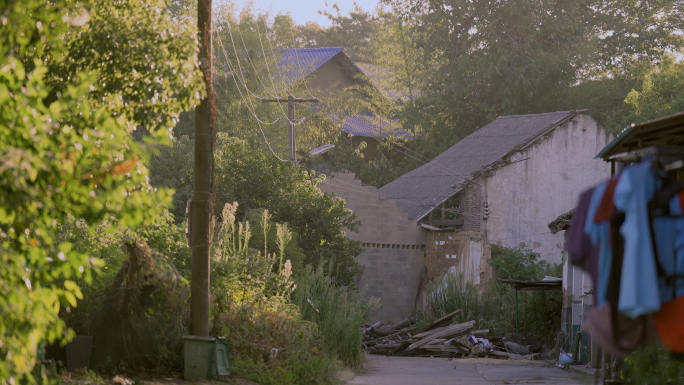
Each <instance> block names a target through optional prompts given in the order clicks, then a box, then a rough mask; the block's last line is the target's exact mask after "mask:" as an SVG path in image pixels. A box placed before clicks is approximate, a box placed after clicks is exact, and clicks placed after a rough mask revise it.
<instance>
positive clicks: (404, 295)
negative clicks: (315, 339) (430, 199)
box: [320, 173, 426, 321]
mask: <svg viewBox="0 0 684 385" xmlns="http://www.w3.org/2000/svg"><path fill="white" fill-rule="evenodd" d="M320 187H321V189H322V190H324V191H328V192H332V193H334V194H335V196H337V197H339V198H341V199H344V200H345V202H346V206H347V207H348V208H350V209H352V210H354V211H355V212H356V214H357V215H358V216H359V220H360V221H361V225H360V226H359V232H358V233H353V232H349V231H347V232H346V233H347V236H348V237H349V238H352V239H355V240H359V241H361V242H362V246H363V248H364V251H363V253H362V254H361V255H359V256H358V257H357V261H358V262H359V264H361V265H362V266H363V268H364V270H363V273H362V275H361V279H360V281H359V287H360V288H361V290H363V291H364V293H365V294H364V295H365V296H366V298H371V297H375V298H378V299H379V300H380V303H379V307H378V308H377V309H376V310H375V311H374V312H373V314H372V319H373V320H374V321H399V320H402V319H404V318H406V317H407V316H409V315H410V314H411V313H412V312H413V310H414V306H415V299H416V295H417V294H418V286H419V282H420V275H421V272H422V268H423V266H424V264H425V251H424V250H425V236H426V235H425V233H426V232H425V230H424V229H423V228H421V227H419V226H418V225H417V224H416V221H413V220H409V219H408V216H407V215H406V214H404V213H403V212H402V211H401V210H400V209H399V208H398V207H397V205H396V204H395V202H394V201H393V200H390V199H386V198H384V197H382V196H381V195H380V194H378V193H377V189H376V188H375V187H371V186H362V184H361V181H360V180H358V179H356V177H355V175H354V174H353V173H333V175H332V177H329V178H328V179H327V180H326V181H325V182H324V183H323V184H321V185H320Z"/></svg>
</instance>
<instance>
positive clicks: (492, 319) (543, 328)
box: [420, 245, 562, 343]
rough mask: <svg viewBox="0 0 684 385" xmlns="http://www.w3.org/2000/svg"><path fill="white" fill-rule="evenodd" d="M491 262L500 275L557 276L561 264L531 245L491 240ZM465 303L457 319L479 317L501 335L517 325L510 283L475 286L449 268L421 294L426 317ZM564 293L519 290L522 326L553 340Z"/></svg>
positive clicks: (524, 330)
mask: <svg viewBox="0 0 684 385" xmlns="http://www.w3.org/2000/svg"><path fill="white" fill-rule="evenodd" d="M492 246H493V248H492V255H493V257H492V262H490V263H491V264H492V265H493V266H495V268H496V269H497V273H498V274H499V276H500V277H501V278H510V279H529V280H534V279H540V278H542V277H543V276H544V275H551V276H559V275H560V274H561V271H562V270H561V269H562V267H561V266H560V265H551V264H549V263H547V262H544V261H541V262H538V261H537V259H538V257H539V256H538V254H535V253H530V252H529V251H527V250H520V249H508V248H502V247H500V246H497V247H496V248H495V247H494V246H496V245H492ZM458 309H461V313H459V314H458V315H457V316H456V317H455V319H454V322H457V323H460V322H466V321H469V320H475V321H476V325H477V328H479V329H490V334H496V335H503V334H505V333H513V332H515V331H516V325H515V290H514V289H513V288H512V287H511V286H510V285H505V284H502V283H501V282H498V281H490V282H486V283H484V284H482V286H481V287H476V286H475V285H474V284H472V283H471V282H469V281H467V280H466V279H465V278H464V277H463V274H458V275H454V274H449V273H448V274H445V275H444V276H443V277H442V278H441V279H439V280H437V281H436V282H434V284H433V285H432V286H431V287H430V288H429V289H428V291H427V293H426V294H425V296H424V297H423V306H422V309H421V314H420V318H421V319H422V322H423V323H427V322H429V321H430V320H433V319H436V318H439V317H441V316H443V315H446V314H449V313H451V312H453V311H455V310H458ZM561 309H562V294H561V291H560V290H553V291H519V292H518V325H519V332H520V333H521V334H523V335H526V336H534V337H536V338H539V339H541V340H542V341H544V342H547V343H552V342H553V338H554V336H555V335H556V333H557V332H558V330H559V329H560V323H561Z"/></svg>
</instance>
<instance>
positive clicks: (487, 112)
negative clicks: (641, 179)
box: [387, 0, 682, 154]
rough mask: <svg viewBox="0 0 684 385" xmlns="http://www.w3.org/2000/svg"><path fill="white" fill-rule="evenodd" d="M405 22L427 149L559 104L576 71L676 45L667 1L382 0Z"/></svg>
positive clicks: (600, 71)
mask: <svg viewBox="0 0 684 385" xmlns="http://www.w3.org/2000/svg"><path fill="white" fill-rule="evenodd" d="M387 3H388V4H390V5H392V6H393V7H394V8H395V10H396V12H398V13H400V14H402V15H404V16H405V20H407V21H410V22H411V23H412V24H413V25H412V28H414V29H415V31H416V33H415V34H414V36H416V37H417V38H418V42H417V43H416V44H417V46H418V47H419V48H420V49H421V51H422V55H421V57H422V58H423V62H425V63H427V64H426V69H427V70H428V73H429V74H428V76H427V78H428V79H430V80H429V81H428V82H426V83H424V84H423V87H422V89H421V90H420V98H418V100H417V103H416V109H417V115H418V116H419V117H420V119H419V120H417V121H415V122H414V126H418V127H424V128H426V129H425V130H424V132H423V134H424V136H423V138H424V139H425V141H426V150H427V151H426V152H427V153H430V154H436V153H439V152H441V151H442V150H443V149H444V148H446V147H448V146H450V145H452V144H453V143H455V142H456V141H458V140H459V139H460V138H462V137H463V136H465V135H467V134H469V133H470V132H472V131H473V130H474V129H477V128H479V127H481V126H482V125H484V124H486V123H487V122H488V121H490V120H492V119H494V118H495V117H496V116H497V115H500V114H522V113H537V112H546V111H549V110H554V109H558V108H563V107H564V106H565V104H564V96H565V95H566V91H567V90H568V89H569V88H570V87H572V86H573V85H574V84H576V83H578V82H581V81H582V80H584V79H591V78H592V77H593V78H599V77H601V76H615V75H619V74H625V73H628V72H629V71H631V69H632V68H633V67H634V66H639V65H640V64H641V63H642V62H644V61H650V60H651V58H653V56H654V55H655V54H658V52H662V51H663V50H665V49H677V48H678V47H680V46H681V44H682V42H681V38H678V37H677V35H676V33H675V32H676V31H677V30H678V28H681V17H679V18H678V15H679V16H681V9H678V8H677V7H676V4H677V2H676V1H659V2H632V1H627V0H615V1H598V0H582V1H573V2H564V1H555V0H544V1H528V0H516V1H506V2H471V1H463V0H436V1H429V2H426V1H421V0H388V1H387Z"/></svg>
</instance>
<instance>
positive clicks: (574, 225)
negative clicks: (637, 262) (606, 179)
mask: <svg viewBox="0 0 684 385" xmlns="http://www.w3.org/2000/svg"><path fill="white" fill-rule="evenodd" d="M593 194H594V188H593V187H592V188H590V189H588V190H586V191H584V192H582V193H581V194H580V196H579V202H578V203H577V207H575V210H574V211H573V212H572V220H571V221H570V225H569V227H568V230H567V234H566V235H567V238H566V242H565V250H566V251H567V252H568V254H569V256H570V261H571V262H572V263H573V264H575V265H578V266H581V267H582V268H583V269H584V270H586V271H587V272H588V273H589V275H590V276H591V282H592V285H593V287H594V290H593V294H592V298H593V300H594V301H593V302H592V303H593V304H596V303H597V302H596V301H597V293H596V287H597V282H598V264H599V246H598V245H595V244H594V243H593V242H592V241H591V237H589V235H587V234H586V233H585V232H584V225H585V223H586V219H587V211H588V209H589V203H590V201H591V197H592V195H593Z"/></svg>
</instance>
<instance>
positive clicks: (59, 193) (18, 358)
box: [0, 0, 201, 384]
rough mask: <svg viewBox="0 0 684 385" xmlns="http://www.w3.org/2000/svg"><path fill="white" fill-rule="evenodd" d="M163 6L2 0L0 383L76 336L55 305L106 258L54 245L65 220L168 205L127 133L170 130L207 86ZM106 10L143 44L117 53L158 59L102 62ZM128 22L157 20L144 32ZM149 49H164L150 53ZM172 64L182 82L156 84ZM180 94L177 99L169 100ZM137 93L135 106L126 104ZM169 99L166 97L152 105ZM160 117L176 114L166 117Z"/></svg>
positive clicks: (126, 219) (72, 298) (141, 212)
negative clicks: (129, 85) (128, 89)
mask: <svg viewBox="0 0 684 385" xmlns="http://www.w3.org/2000/svg"><path fill="white" fill-rule="evenodd" d="M150 4H151V6H150ZM162 6H163V2H161V1H148V2H147V4H146V5H139V4H134V3H133V2H130V1H118V2H116V3H115V2H104V3H102V2H97V3H96V2H92V3H91V2H86V1H82V2H79V1H73V0H72V1H62V2H58V3H54V2H45V1H37V0H28V1H22V2H15V1H7V0H0V9H3V10H6V11H4V13H3V14H2V15H1V16H0V34H1V35H2V36H3V37H4V39H2V40H1V41H0V53H1V54H0V136H1V137H2V138H3V140H2V142H1V143H0V242H1V243H0V265H1V266H3V268H2V269H0V315H1V319H0V357H1V358H0V383H2V384H5V383H10V384H14V383H17V382H18V381H20V380H22V379H24V380H27V381H28V382H35V378H34V377H33V376H32V375H31V370H32V369H33V367H34V365H35V363H36V358H37V350H38V346H39V345H40V344H44V343H46V342H52V341H55V340H58V339H61V338H62V337H65V336H66V337H67V338H68V337H69V334H70V332H69V331H67V330H66V327H65V324H64V322H63V321H62V320H60V319H59V318H58V312H59V310H60V308H61V307H71V306H74V305H75V304H76V300H77V299H78V298H81V297H82V294H81V291H80V289H79V287H78V286H77V285H76V283H75V278H77V277H84V278H86V280H88V279H89V278H90V275H91V271H92V269H93V268H94V267H96V266H98V265H99V264H100V262H99V261H98V260H97V259H95V258H90V257H89V256H88V255H86V254H83V253H78V252H76V251H74V250H73V248H72V245H71V244H69V243H61V244H58V243H56V242H55V240H54V236H53V233H54V232H55V231H56V229H57V227H58V225H59V224H60V223H61V222H62V221H63V220H64V219H65V218H66V216H68V215H69V216H72V217H75V218H82V219H84V220H85V223H86V224H87V225H88V226H90V227H91V228H92V226H94V225H95V224H97V223H98V222H99V221H101V220H103V219H107V218H110V217H114V218H115V219H116V220H118V221H119V223H121V224H123V225H125V226H131V227H133V226H136V225H138V224H140V223H142V222H143V220H153V219H154V218H155V217H156V216H157V215H158V214H159V213H161V209H162V207H163V205H165V204H167V203H168V202H169V201H170V193H171V192H170V191H168V190H161V189H160V190H156V189H154V188H153V187H152V186H151V185H150V184H149V183H148V177H147V174H148V171H147V169H146V167H145V162H146V160H147V155H146V154H145V151H144V149H143V148H142V147H141V145H140V144H139V143H136V142H134V141H133V140H132V138H131V136H130V132H131V131H132V129H133V127H136V126H139V125H141V124H148V128H158V129H165V128H167V127H166V126H165V125H166V124H167V123H168V122H169V121H172V120H173V119H174V116H177V114H178V113H180V111H181V110H182V109H183V108H189V107H191V106H192V105H193V104H194V103H196V102H195V100H196V99H193V98H190V97H188V96H187V95H186V94H187V93H188V92H191V93H192V92H193V91H195V92H198V91H196V90H199V89H200V87H201V78H199V77H198V76H197V74H198V71H197V68H196V66H195V64H194V62H190V64H187V63H185V64H183V65H180V63H179V61H178V60H177V58H178V57H179V56H180V57H182V56H183V55H181V51H182V52H185V56H187V57H194V51H193V50H192V47H193V41H194V40H193V35H192V33H191V31H188V33H185V34H179V35H178V36H176V38H175V39H171V38H166V39H165V38H164V32H163V31H165V30H166V29H169V30H173V28H171V27H170V25H171V24H170V23H171V22H170V18H169V17H168V16H166V15H165V14H164V13H163V11H162V9H163V7H162ZM110 10H116V11H117V12H118V13H117V12H109V11H110ZM91 15H92V16H91ZM99 15H103V16H99ZM104 15H107V16H106V17H107V20H108V23H111V24H110V25H109V27H112V28H116V32H117V33H122V34H125V33H128V34H131V35H132V36H128V38H129V39H131V41H135V42H137V44H138V45H137V46H128V47H121V48H120V51H125V52H126V54H128V55H131V57H136V58H137V60H142V59H141V58H143V57H144V58H146V59H148V60H151V59H154V60H155V61H154V62H151V63H149V65H148V66H147V67H145V66H142V67H136V68H135V69H133V67H131V68H130V73H127V72H125V71H128V70H129V68H128V67H126V68H123V69H117V68H116V66H112V67H107V66H105V65H104V62H105V61H104V60H102V58H103V56H102V55H104V54H105V53H104V52H102V50H104V49H105V48H106V45H104V44H99V43H103V39H105V38H110V35H111V33H113V32H114V31H110V32H111V33H110V34H106V33H105V32H106V30H107V28H109V27H108V26H107V25H108V24H107V23H100V22H99V20H100V19H99V18H100V17H105V16H104ZM122 18H127V19H130V20H131V21H135V20H138V21H141V20H146V21H147V23H148V25H152V24H156V26H155V28H148V29H144V28H141V27H138V26H134V25H132V24H131V25H128V24H126V23H125V22H123V20H122ZM89 20H90V23H91V24H90V25H95V27H90V25H89V24H88V22H89ZM95 22H97V24H95ZM134 27H135V28H134ZM166 27H169V28H166ZM91 32H97V33H93V34H90V33H91ZM136 34H137V35H136ZM76 39H79V41H78V44H77V43H76ZM81 40H82V41H81ZM96 43H97V44H96ZM79 45H80V46H79ZM77 46H79V47H80V48H79V49H76V48H75V47H77ZM152 46H154V47H156V48H157V50H156V51H155V54H156V56H154V57H147V56H145V55H144V54H142V52H144V51H146V50H147V49H149V48H150V47H152ZM74 63H76V64H74ZM154 63H156V66H155V67H153V64H154ZM167 63H168V64H167ZM174 63H178V64H179V66H178V67H177V68H178V69H174V68H172V69H170V71H174V70H175V71H176V72H179V71H182V72H184V77H185V81H184V82H182V83H179V82H168V83H164V82H163V81H161V80H160V81H161V82H160V83H159V82H158V84H159V85H160V86H159V87H157V86H155V87H154V89H153V87H152V86H151V82H152V81H153V80H154V79H156V77H157V76H162V75H157V72H158V70H162V72H163V70H165V69H169V68H171V67H173V65H174ZM72 64H73V65H72ZM165 66H166V67H165ZM107 71H109V72H107ZM103 74H104V75H103ZM105 75H106V76H105ZM131 76H132V77H131ZM178 76H180V74H179V75H178ZM133 78H135V79H136V82H137V83H136V84H146V85H148V86H147V88H145V89H143V88H142V87H139V88H137V89H136V90H134V91H133V95H135V98H133V97H130V98H127V97H124V95H125V93H124V92H125V90H124V89H123V85H117V84H116V83H115V82H114V81H113V80H110V79H121V80H125V81H128V80H129V79H133ZM105 79H106V80H105ZM105 83H109V84H108V85H109V87H110V88H107V86H108V85H107V84H105ZM112 83H113V84H112ZM184 87H185V88H184ZM172 95H173V96H174V97H175V96H176V95H179V96H180V101H170V100H171V99H172V98H171V96H172ZM165 97H166V99H165ZM117 99H118V100H119V103H118V104H115V103H114V101H116V100H117ZM134 99H135V101H136V102H137V104H136V105H134V106H129V103H132V102H133V101H134ZM164 100H169V102H168V103H166V102H165V103H163V104H162V107H161V108H160V109H155V108H153V106H155V105H157V104H158V102H159V101H164ZM131 107H136V109H135V110H133V111H131V110H130V109H129V108H131ZM136 111H137V112H140V115H138V114H137V112H136ZM164 113H166V114H168V116H170V117H171V118H170V119H171V120H168V119H165V118H162V117H160V116H161V115H163V114H164ZM147 117H153V118H154V120H153V121H151V122H148V121H145V119H147ZM164 136H166V134H164V133H163V130H158V132H157V133H155V134H154V137H155V138H156V139H162V138H163V137H164Z"/></svg>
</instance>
